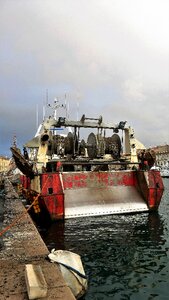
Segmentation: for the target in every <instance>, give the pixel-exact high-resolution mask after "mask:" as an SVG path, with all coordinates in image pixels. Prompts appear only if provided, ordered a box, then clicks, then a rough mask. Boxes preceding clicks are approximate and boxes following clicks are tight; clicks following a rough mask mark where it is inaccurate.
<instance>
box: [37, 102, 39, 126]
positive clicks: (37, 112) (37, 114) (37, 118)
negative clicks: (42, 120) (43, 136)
mask: <svg viewBox="0 0 169 300" xmlns="http://www.w3.org/2000/svg"><path fill="white" fill-rule="evenodd" d="M38 126H39V112H38V104H36V129H38Z"/></svg>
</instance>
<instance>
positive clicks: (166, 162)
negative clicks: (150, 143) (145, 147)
mask: <svg viewBox="0 0 169 300" xmlns="http://www.w3.org/2000/svg"><path fill="white" fill-rule="evenodd" d="M151 149H153V150H154V151H155V153H156V166H158V167H160V168H169V145H167V144H166V145H161V146H156V147H153V148H151Z"/></svg>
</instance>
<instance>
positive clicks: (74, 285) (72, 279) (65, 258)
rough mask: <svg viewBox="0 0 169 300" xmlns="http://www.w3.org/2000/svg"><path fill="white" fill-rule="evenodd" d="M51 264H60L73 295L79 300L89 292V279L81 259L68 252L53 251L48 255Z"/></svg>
mask: <svg viewBox="0 0 169 300" xmlns="http://www.w3.org/2000/svg"><path fill="white" fill-rule="evenodd" d="M48 257H49V259H50V261H51V262H56V263H58V264H59V267H60V270H61V273H62V276H63V278H64V279H65V281H66V283H67V285H68V286H69V288H70V289H71V291H72V293H73V295H74V296H75V297H76V298H77V299H79V298H80V297H82V296H83V295H84V294H85V293H86V291H87V278H86V275H85V272H84V268H83V265H82V261H81V257H80V256H79V255H78V254H76V253H73V252H70V251H66V250H57V251H55V249H53V250H52V251H51V253H50V254H49V255H48Z"/></svg>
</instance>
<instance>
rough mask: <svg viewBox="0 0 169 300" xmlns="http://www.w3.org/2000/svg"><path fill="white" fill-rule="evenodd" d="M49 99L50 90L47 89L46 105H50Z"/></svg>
mask: <svg viewBox="0 0 169 300" xmlns="http://www.w3.org/2000/svg"><path fill="white" fill-rule="evenodd" d="M48 101H49V97H48V89H46V105H48Z"/></svg>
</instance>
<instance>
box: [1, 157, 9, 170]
mask: <svg viewBox="0 0 169 300" xmlns="http://www.w3.org/2000/svg"><path fill="white" fill-rule="evenodd" d="M9 162H10V159H9V158H8V157H5V156H0V173H1V172H5V171H7V170H8V168H9Z"/></svg>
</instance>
